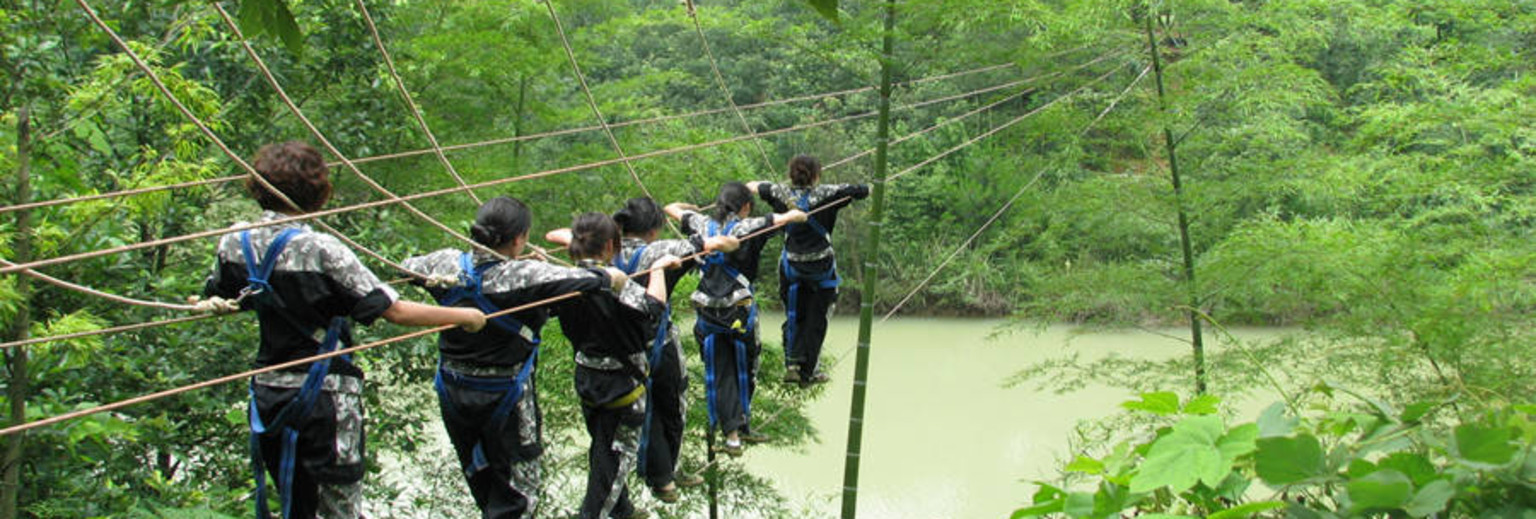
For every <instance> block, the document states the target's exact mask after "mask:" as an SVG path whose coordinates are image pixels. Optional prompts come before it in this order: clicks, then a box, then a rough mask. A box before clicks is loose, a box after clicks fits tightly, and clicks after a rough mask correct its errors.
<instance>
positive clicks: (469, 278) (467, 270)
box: [437, 252, 540, 347]
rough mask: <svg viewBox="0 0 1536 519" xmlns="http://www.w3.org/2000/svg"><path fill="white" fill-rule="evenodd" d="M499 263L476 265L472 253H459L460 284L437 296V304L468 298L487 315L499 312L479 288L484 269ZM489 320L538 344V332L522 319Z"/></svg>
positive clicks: (447, 303)
mask: <svg viewBox="0 0 1536 519" xmlns="http://www.w3.org/2000/svg"><path fill="white" fill-rule="evenodd" d="M500 263H501V262H500V261H489V262H485V263H481V264H479V265H476V264H475V259H474V255H473V254H471V253H468V252H465V253H462V254H460V255H459V283H460V285H459V286H457V287H453V289H452V290H449V291H448V292H446V293H444V294H442V295H441V296H439V297H438V298H437V304H439V305H442V306H453V305H455V304H457V303H458V302H459V301H463V300H464V299H469V300H470V301H473V302H474V303H475V307H476V308H479V309H480V311H481V312H484V313H485V314H487V315H489V314H494V313H497V312H500V311H501V308H500V307H498V306H496V304H495V303H492V302H491V300H490V299H489V298H487V297H485V292H484V291H482V290H481V288H482V282H483V280H484V274H485V271H486V270H488V269H490V268H491V267H494V266H496V265H498V264H500ZM490 322H491V323H492V324H495V325H496V326H497V327H498V328H501V329H503V330H506V331H508V332H511V333H512V334H513V335H517V336H520V337H522V338H523V340H526V341H528V343H529V344H532V345H534V346H535V347H537V346H538V345H539V340H540V339H539V332H538V331H537V330H534V329H533V328H529V327H528V326H526V325H524V324H523V323H522V321H519V320H517V319H516V318H514V317H512V316H510V315H502V316H498V317H493V318H491V319H490Z"/></svg>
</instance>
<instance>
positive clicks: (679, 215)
mask: <svg viewBox="0 0 1536 519" xmlns="http://www.w3.org/2000/svg"><path fill="white" fill-rule="evenodd" d="M661 210H662V212H665V213H667V216H669V217H671V218H672V219H673V220H682V219H683V213H684V212H687V211H698V210H699V206H696V205H693V204H689V203H685V202H672V203H670V204H667V206H666V207H663V208H661Z"/></svg>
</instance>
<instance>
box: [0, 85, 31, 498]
mask: <svg viewBox="0 0 1536 519" xmlns="http://www.w3.org/2000/svg"><path fill="white" fill-rule="evenodd" d="M31 200H32V124H31V118H30V115H29V113H28V112H27V107H25V106H23V107H20V108H18V109H16V196H15V198H14V201H15V203H18V204H21V203H26V202H30V201H31ZM13 252H14V253H15V258H14V261H16V262H20V263H26V262H28V261H32V211H30V210H25V209H23V210H20V211H17V212H16V244H15V247H13ZM16 293H17V295H18V296H19V297H20V298H21V301H22V304H21V305H19V308H18V309H17V311H16V316H15V317H13V318H12V319H11V324H10V327H9V328H10V329H9V332H10V333H9V334H8V337H7V340H9V341H21V340H26V338H27V329H28V328H31V326H32V311H31V309H32V305H31V302H30V301H29V298H31V297H32V283H31V278H29V277H26V276H21V277H18V278H17V279H16ZM6 353H7V359H6V360H7V366H8V367H9V371H10V373H9V375H10V386H11V390H10V394H9V395H8V396H9V398H10V401H11V406H10V407H11V409H10V424H11V425H13V426H14V425H20V424H22V423H25V422H26V421H27V392H28V391H29V390H30V388H28V387H27V386H28V384H27V382H28V381H29V378H30V377H31V374H30V373H28V372H27V347H26V346H17V347H15V348H11V349H9V350H7V352H6ZM26 438H27V435H26V434H25V433H23V434H17V435H15V436H12V437H11V438H10V440H9V441H7V442H6V448H5V460H4V467H5V474H4V476H3V477H0V481H3V483H0V485H3V490H0V518H4V519H14V518H16V517H20V516H19V515H17V503H18V500H19V499H20V496H21V457H22V453H23V452H25V450H24V449H23V444H24V443H25V442H26Z"/></svg>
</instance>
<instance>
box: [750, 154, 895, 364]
mask: <svg viewBox="0 0 1536 519" xmlns="http://www.w3.org/2000/svg"><path fill="white" fill-rule="evenodd" d="M789 181H790V182H789V184H775V183H771V182H762V181H756V182H750V183H748V184H747V186H748V187H750V188H751V189H752V191H753V192H756V193H757V195H758V196H759V197H761V198H762V199H763V201H764V202H767V203H768V205H770V206H772V207H773V210H775V211H785V210H788V209H790V208H796V209H799V210H801V211H805V212H807V213H810V218H809V219H807V220H806V221H805V222H803V223H793V224H790V225H789V226H787V227H785V229H784V252H783V253H782V254H781V255H780V256H779V298H780V300H782V301H784V313H785V319H784V328H783V331H784V381H785V382H789V383H798V384H800V385H802V386H804V385H808V384H819V383H823V382H826V381H827V380H828V377H827V374H826V373H825V372H823V371H822V370H821V366H820V364H821V347H822V342H823V341H824V340H825V339H826V336H827V318H828V317H829V316H830V315H831V314H832V306H833V305H834V304H835V303H837V287H838V285H839V284H841V282H842V279H841V278H840V277H839V276H838V275H837V257H836V255H835V253H834V251H833V250H832V228H833V227H834V226H836V225H837V212H838V211H841V210H842V209H843V208H844V207H847V206H848V204H850V203H852V201H854V200H862V199H864V198H866V197H868V196H869V186H868V185H867V184H821V183H820V181H821V162H820V161H818V160H816V158H815V157H812V156H810V155H797V156H795V158H793V159H790V161H789Z"/></svg>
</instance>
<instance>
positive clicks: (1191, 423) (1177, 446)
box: [1131, 416, 1231, 493]
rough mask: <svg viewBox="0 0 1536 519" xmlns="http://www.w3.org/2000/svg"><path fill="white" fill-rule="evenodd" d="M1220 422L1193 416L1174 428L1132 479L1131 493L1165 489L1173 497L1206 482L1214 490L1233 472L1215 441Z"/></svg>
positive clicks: (1159, 440)
mask: <svg viewBox="0 0 1536 519" xmlns="http://www.w3.org/2000/svg"><path fill="white" fill-rule="evenodd" d="M1221 432H1222V425H1221V418H1220V417H1217V416H1192V417H1189V418H1185V419H1184V420H1182V421H1180V422H1179V423H1177V424H1174V426H1173V430H1172V431H1170V432H1169V433H1168V434H1167V435H1164V436H1163V437H1162V438H1158V439H1157V441H1155V442H1153V443H1152V448H1151V449H1150V450H1148V451H1147V459H1146V461H1145V462H1144V463H1142V465H1141V471H1140V472H1139V473H1137V474H1136V476H1135V477H1133V478H1131V492H1133V493H1141V492H1150V491H1153V490H1156V489H1158V488H1162V487H1164V486H1167V487H1169V489H1170V490H1172V491H1173V492H1174V493H1179V492H1183V491H1185V490H1188V489H1189V488H1190V487H1193V486H1195V483H1196V482H1201V481H1203V482H1205V484H1206V485H1209V486H1211V487H1215V486H1217V485H1219V484H1221V480H1222V479H1223V478H1225V477H1226V475H1227V474H1228V473H1229V472H1231V464H1230V463H1223V460H1224V458H1223V456H1222V453H1221V450H1220V449H1218V448H1217V447H1216V441H1217V439H1218V438H1219V436H1220V435H1221Z"/></svg>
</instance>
